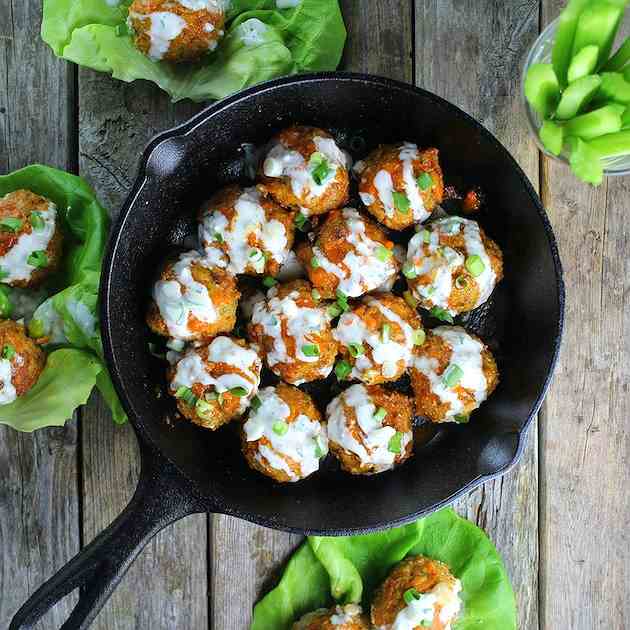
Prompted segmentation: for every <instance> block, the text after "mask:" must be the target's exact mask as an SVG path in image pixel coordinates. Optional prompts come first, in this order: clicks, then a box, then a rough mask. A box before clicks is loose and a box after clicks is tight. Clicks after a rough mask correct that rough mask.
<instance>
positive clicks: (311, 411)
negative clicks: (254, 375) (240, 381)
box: [241, 383, 328, 483]
mask: <svg viewBox="0 0 630 630" xmlns="http://www.w3.org/2000/svg"><path fill="white" fill-rule="evenodd" d="M241 444H242V449H243V455H244V456H245V459H246V460H247V463H248V464H249V465H250V466H251V467H252V468H253V469H254V470H257V471H258V472H261V473H262V474H263V475H267V476H268V477H271V478H272V479H275V480H276V481H279V482H281V483H285V482H293V481H299V480H300V479H304V478H305V477H308V476H309V475H311V474H313V473H314V472H315V471H316V470H318V468H319V460H320V459H321V458H322V457H324V456H325V455H326V453H328V436H327V434H326V425H325V424H324V423H322V417H321V415H320V413H319V411H318V409H317V407H316V406H315V403H314V402H313V399H312V398H311V397H310V396H309V395H308V394H306V393H304V392H303V391H301V390H299V389H298V388H297V387H293V386H292V385H287V384H286V383H280V384H279V385H277V386H276V387H265V388H264V389H261V390H260V391H259V392H258V396H256V398H254V399H253V400H252V404H251V406H250V410H249V416H248V418H247V420H246V422H244V424H243V430H242V432H241Z"/></svg>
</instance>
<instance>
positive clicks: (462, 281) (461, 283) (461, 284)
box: [455, 263, 483, 289]
mask: <svg viewBox="0 0 630 630" xmlns="http://www.w3.org/2000/svg"><path fill="white" fill-rule="evenodd" d="M482 264H483V263H482ZM467 285H468V280H467V279H466V276H457V278H455V286H456V287H457V288H458V289H465V288H466V286H467Z"/></svg>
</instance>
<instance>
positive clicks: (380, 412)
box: [374, 407, 387, 422]
mask: <svg viewBox="0 0 630 630" xmlns="http://www.w3.org/2000/svg"><path fill="white" fill-rule="evenodd" d="M386 415H387V409H385V408H383V407H379V408H378V409H377V410H376V413H375V414H374V420H376V422H383V420H385V416H386Z"/></svg>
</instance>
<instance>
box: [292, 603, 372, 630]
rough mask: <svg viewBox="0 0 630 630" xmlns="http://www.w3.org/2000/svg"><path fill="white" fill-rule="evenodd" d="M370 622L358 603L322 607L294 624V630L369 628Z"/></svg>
mask: <svg viewBox="0 0 630 630" xmlns="http://www.w3.org/2000/svg"><path fill="white" fill-rule="evenodd" d="M369 628H370V622H369V620H368V618H367V616H366V615H364V614H363V609H362V608H361V606H358V605H357V604H346V605H345V606H335V607H334V608H320V609H319V610H315V611H313V612H310V613H307V614H306V615H304V616H303V617H302V618H301V619H300V620H299V621H296V622H295V623H294V624H293V628H292V630H369Z"/></svg>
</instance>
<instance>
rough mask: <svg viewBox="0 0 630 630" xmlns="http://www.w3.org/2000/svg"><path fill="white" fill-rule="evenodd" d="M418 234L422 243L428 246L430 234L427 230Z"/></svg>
mask: <svg viewBox="0 0 630 630" xmlns="http://www.w3.org/2000/svg"><path fill="white" fill-rule="evenodd" d="M420 234H422V242H423V243H427V245H428V244H429V243H430V242H431V232H429V230H422V232H420Z"/></svg>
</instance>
